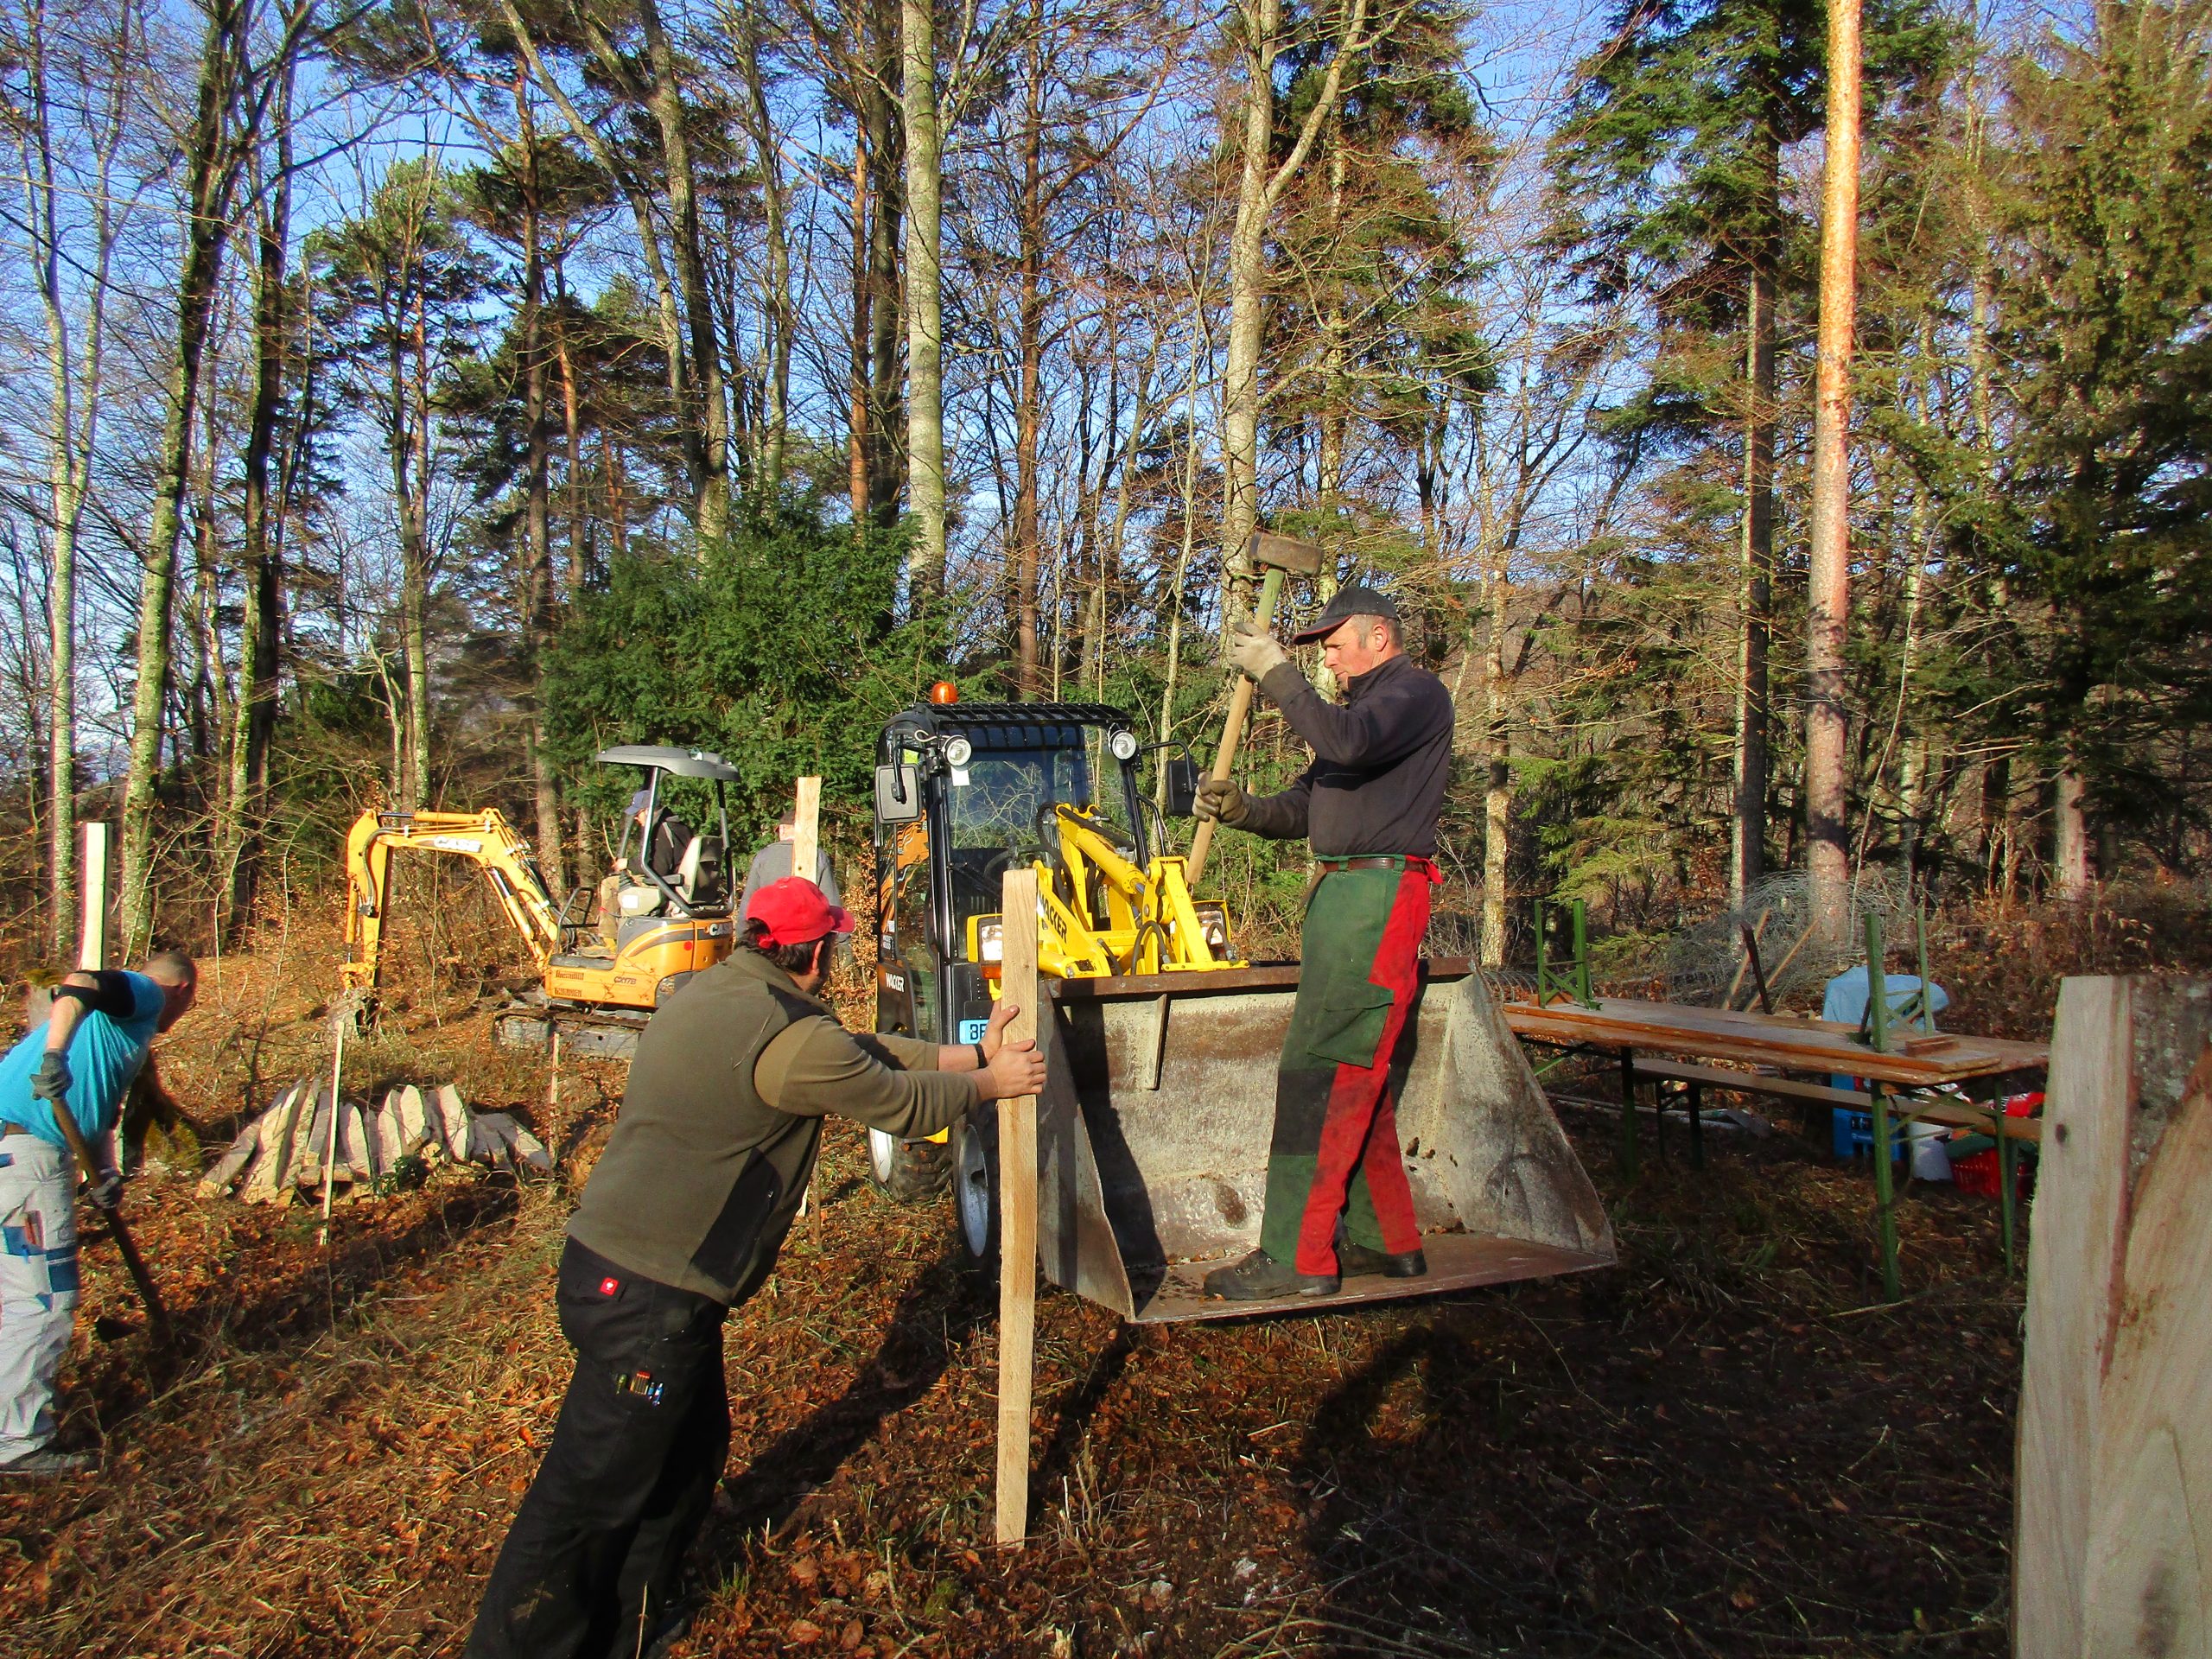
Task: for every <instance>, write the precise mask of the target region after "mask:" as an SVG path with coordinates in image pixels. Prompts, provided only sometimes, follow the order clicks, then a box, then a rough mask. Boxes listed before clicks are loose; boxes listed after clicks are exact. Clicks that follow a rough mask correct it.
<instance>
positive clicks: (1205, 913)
mask: <svg viewBox="0 0 2212 1659" xmlns="http://www.w3.org/2000/svg"><path fill="white" fill-rule="evenodd" d="M1192 910H1193V911H1195V912H1197V914H1198V937H1199V938H1202V939H1204V940H1205V942H1206V949H1207V950H1211V951H1212V952H1213V953H1214V955H1216V956H1217V957H1225V956H1227V955H1228V954H1229V907H1228V906H1226V905H1193V906H1192Z"/></svg>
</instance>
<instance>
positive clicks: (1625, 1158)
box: [1621, 1048, 1637, 1181]
mask: <svg viewBox="0 0 2212 1659" xmlns="http://www.w3.org/2000/svg"><path fill="white" fill-rule="evenodd" d="M1636 1167H1637V1156H1636V1051H1635V1050H1634V1049H1632V1048H1624V1049H1623V1050H1621V1173H1622V1174H1624V1175H1625V1176H1627V1177H1628V1179H1630V1180H1631V1181H1632V1180H1634V1179H1636Z"/></svg>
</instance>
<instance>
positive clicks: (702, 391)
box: [638, 0, 729, 542]
mask: <svg viewBox="0 0 2212 1659" xmlns="http://www.w3.org/2000/svg"><path fill="white" fill-rule="evenodd" d="M638 17H639V22H640V23H641V24H642V25H643V28H644V33H645V54H646V58H647V60H648V62H650V63H651V65H652V76H653V78H652V86H651V88H650V89H649V91H648V94H647V98H646V105H647V107H648V109H650V110H651V111H652V118H653V122H654V124H655V126H656V127H658V130H659V132H660V143H661V159H662V161H663V162H664V164H665V166H666V168H667V184H668V208H669V215H670V217H671V219H672V220H673V221H674V225H675V232H676V234H675V242H676V274H677V281H678V282H680V283H682V284H683V321H684V324H685V326H686V327H687V328H688V330H689V331H690V336H691V358H692V365H693V367H694V369H695V370H696V378H697V384H698V387H699V402H700V415H701V428H700V444H701V454H700V476H699V479H698V482H697V485H696V488H697V491H698V522H699V534H700V537H702V539H703V540H706V541H710V542H712V541H721V540H722V539H724V538H725V537H728V534H729V391H728V386H727V385H725V383H724V380H723V377H722V359H721V342H720V340H718V339H717V338H716V336H715V310H714V302H713V301H712V300H711V299H710V298H709V295H708V292H707V262H706V258H705V257H704V254H703V253H702V248H701V238H700V232H699V193H698V185H697V182H696V178H695V175H694V169H693V168H692V165H691V143H690V137H689V135H688V134H687V133H686V132H685V131H684V128H683V118H684V107H683V86H682V84H681V82H679V81H678V79H677V68H676V54H675V53H674V51H673V50H672V49H671V47H670V45H669V41H668V33H667V31H666V30H665V29H663V28H662V26H661V20H660V10H659V8H658V6H657V5H656V4H655V3H654V0H639V6H638Z"/></svg>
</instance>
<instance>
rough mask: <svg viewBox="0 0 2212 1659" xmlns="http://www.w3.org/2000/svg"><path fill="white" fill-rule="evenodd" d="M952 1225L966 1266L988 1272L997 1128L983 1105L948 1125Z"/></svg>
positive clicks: (994, 1229)
mask: <svg viewBox="0 0 2212 1659" xmlns="http://www.w3.org/2000/svg"><path fill="white" fill-rule="evenodd" d="M952 1224H953V1227H954V1229H955V1230H957V1232H958V1233H959V1235H960V1245H961V1249H962V1251H963V1253H964V1255H966V1257H967V1260H968V1264H969V1266H970V1267H971V1268H975V1269H976V1271H978V1272H980V1273H988V1272H990V1271H992V1270H994V1269H995V1268H997V1266H998V1261H999V1127H998V1113H997V1109H996V1108H995V1107H991V1106H985V1107H983V1108H982V1109H980V1110H978V1111H976V1112H974V1113H971V1114H970V1115H969V1116H967V1117H964V1118H963V1119H961V1121H960V1122H957V1123H956V1124H954V1125H953V1126H952Z"/></svg>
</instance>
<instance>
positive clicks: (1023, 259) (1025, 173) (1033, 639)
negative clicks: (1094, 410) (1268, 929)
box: [1012, 16, 1188, 697]
mask: <svg viewBox="0 0 2212 1659" xmlns="http://www.w3.org/2000/svg"><path fill="white" fill-rule="evenodd" d="M1045 76H1046V62H1045V31H1044V25H1043V18H1042V16H1039V18H1038V20H1037V23H1036V26H1035V28H1034V29H1033V34H1032V37H1031V41H1030V47H1029V53H1028V73H1027V75H1026V77H1025V78H1024V79H1025V82H1026V85H1025V86H1024V92H1023V100H1022V123H1021V197H1020V203H1019V205H1018V206H1017V207H1016V209H1015V224H1014V234H1015V236H1016V237H1017V238H1019V248H1020V274H1019V276H1018V277H1017V278H1016V288H1015V297H1014V360H1015V364H1016V370H1015V372H1016V375H1017V379H1016V383H1015V387H1014V525H1013V529H1014V561H1013V563H1014V569H1013V573H1012V575H1013V586H1014V683H1015V687H1016V690H1017V693H1018V695H1020V696H1023V697H1034V696H1038V695H1039V690H1040V688H1041V686H1042V683H1043V681H1042V678H1041V676H1040V675H1039V667H1038V657H1037V652H1038V623H1037V599H1038V594H1037V583H1038V581H1039V576H1040V575H1041V574H1042V572H1043V569H1044V548H1043V546H1042V543H1041V541H1040V533H1039V494H1040V492H1041V491H1042V489H1043V481H1042V480H1041V478H1040V477H1039V473H1038V454H1037V451H1038V444H1039V436H1040V435H1041V433H1042V432H1043V429H1044V425H1045V229H1046V226H1045V184H1044V179H1045V170H1044V158H1045ZM1187 527H1188V521H1187V520H1185V528H1186V529H1187ZM1178 620H1180V619H1179V618H1178Z"/></svg>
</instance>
